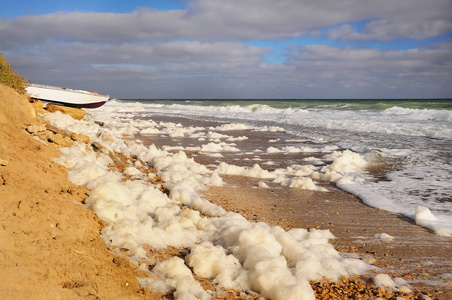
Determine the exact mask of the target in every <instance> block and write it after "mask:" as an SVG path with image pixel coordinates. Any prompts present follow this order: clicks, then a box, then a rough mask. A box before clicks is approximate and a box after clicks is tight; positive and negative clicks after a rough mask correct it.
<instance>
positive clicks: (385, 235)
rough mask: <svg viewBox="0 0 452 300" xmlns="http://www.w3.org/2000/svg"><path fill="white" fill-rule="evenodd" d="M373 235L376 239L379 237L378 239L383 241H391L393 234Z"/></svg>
mask: <svg viewBox="0 0 452 300" xmlns="http://www.w3.org/2000/svg"><path fill="white" fill-rule="evenodd" d="M374 237H376V238H377V239H380V240H382V241H384V242H390V241H392V240H393V239H394V237H393V236H390V235H389V234H387V233H377V234H375V235H374Z"/></svg>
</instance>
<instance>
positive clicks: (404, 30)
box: [0, 0, 452, 99]
mask: <svg viewBox="0 0 452 300" xmlns="http://www.w3.org/2000/svg"><path fill="white" fill-rule="evenodd" d="M451 16H452V1H450V0H431V1H424V0H398V1H393V0H341V1H337V0H321V1H310V0H280V1H274V0H228V1H224V0H187V1H184V0H172V1H163V0H158V1H144V0H142V1H137V0H131V1H84V0H83V1H49V0H41V1H31V0H29V1H16V2H14V3H12V1H10V2H6V3H3V4H2V11H0V49H1V51H2V52H3V53H4V54H5V56H6V58H7V60H8V61H9V62H11V63H12V65H13V67H14V68H15V69H16V70H17V71H19V72H20V73H21V74H22V75H23V76H24V77H25V78H26V79H29V80H30V81H31V82H36V83H44V84H53V85H60V86H66V87H73V88H80V89H88V90H97V91H99V92H101V93H105V94H109V95H111V96H113V97H117V98H157V99H171V98H178V99H193V98H273V99H275V98H281V99H284V98H446V97H447V98H449V97H452V87H451V84H450V82H452V17H451Z"/></svg>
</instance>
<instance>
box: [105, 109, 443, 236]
mask: <svg viewBox="0 0 452 300" xmlns="http://www.w3.org/2000/svg"><path fill="white" fill-rule="evenodd" d="M108 107H109V108H111V109H116V112H117V113H119V114H120V113H124V112H139V118H146V119H147V118H151V119H152V118H156V117H158V116H161V117H183V118H187V119H192V120H203V121H216V122H224V123H239V124H246V125H247V126H249V127H250V128H253V129H254V130H258V129H259V128H267V129H268V128H269V127H271V126H277V127H279V128H283V129H284V130H285V132H281V131H276V132H270V133H268V134H269V135H271V136H272V138H273V141H272V144H269V143H268V142H266V143H261V144H260V145H259V144H257V145H253V147H254V149H245V148H241V147H246V146H245V145H249V141H248V143H240V142H235V144H237V145H238V146H237V147H238V148H239V149H240V150H241V155H243V154H244V153H247V152H248V153H249V152H250V151H254V150H260V152H259V151H254V152H253V154H252V157H248V159H251V162H255V163H259V165H260V166H262V167H263V168H265V169H272V168H275V167H274V163H275V162H274V161H272V157H271V155H270V154H271V153H269V151H268V148H269V147H270V146H271V147H274V148H277V149H278V150H280V151H281V152H279V153H280V154H281V153H286V154H287V160H286V161H278V162H277V163H278V167H286V166H289V165H292V164H299V165H301V164H307V163H308V162H306V161H305V160H303V159H304V158H306V157H307V156H317V157H322V156H324V155H325V154H328V153H331V152H332V151H333V150H346V149H350V150H352V151H354V152H356V153H359V154H360V155H361V156H362V157H364V158H365V159H366V161H367V162H368V166H367V168H366V169H365V170H363V172H361V174H360V175H359V178H356V182H359V185H355V186H348V187H346V188H345V189H346V190H347V191H349V192H351V193H353V194H355V195H357V196H359V197H360V198H361V199H362V200H363V201H364V202H365V203H367V204H369V205H371V206H375V207H377V208H381V209H386V210H390V211H395V212H400V213H403V214H404V215H406V216H409V217H411V218H414V217H415V210H416V207H418V206H425V207H428V208H429V209H430V210H431V211H432V212H433V214H434V215H435V216H436V217H437V218H438V219H439V221H440V222H441V223H442V224H443V225H444V226H445V227H447V228H449V230H450V229H452V196H451V195H452V193H451V192H452V184H451V183H452V180H451V178H452V177H451V174H452V163H451V157H452V151H451V150H450V149H451V148H452V147H451V146H452V101H450V100H350V101H347V100H337V101H332V100H283V101H282V100H275V101H271V100H265V101H262V100H187V101H174V100H161V101H154V100H119V101H110V102H109V104H108ZM236 132H237V131H236ZM240 134H244V135H246V131H241V132H240ZM240 134H238V135H240ZM284 147H285V148H284ZM288 147H292V149H293V148H296V149H302V151H301V152H300V151H297V152H296V155H294V153H291V152H290V150H288V149H291V148H288ZM313 149H314V150H315V149H319V150H321V151H318V152H317V153H316V152H315V151H314V150H313ZM325 149H327V150H325ZM301 154H303V155H301ZM235 155H237V153H235ZM219 160H221V159H219ZM241 162H242V164H249V162H247V161H245V160H243V159H241ZM284 164H285V166H284Z"/></svg>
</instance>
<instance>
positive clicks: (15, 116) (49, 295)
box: [0, 86, 152, 299]
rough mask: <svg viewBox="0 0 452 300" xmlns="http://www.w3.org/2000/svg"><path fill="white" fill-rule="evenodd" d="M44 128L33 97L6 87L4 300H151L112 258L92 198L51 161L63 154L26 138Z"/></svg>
mask: <svg viewBox="0 0 452 300" xmlns="http://www.w3.org/2000/svg"><path fill="white" fill-rule="evenodd" d="M38 118H39V117H38ZM37 121H40V120H38V119H37V117H36V116H35V113H34V109H33V108H32V106H31V105H30V104H29V103H28V101H27V99H26V97H24V96H19V95H18V94H16V92H14V91H13V90H12V89H9V88H7V87H4V86H0V159H1V161H2V162H3V163H2V166H0V202H1V205H2V209H1V210H0V268H1V272H0V295H1V298H2V299H56V298H64V299H75V298H89V297H93V298H95V297H99V298H104V299H106V298H110V299H111V298H112V297H117V298H126V299H131V298H143V297H145V298H148V299H149V298H150V297H151V296H152V295H150V294H147V295H146V294H143V291H141V290H140V287H139V285H138V283H137V280H136V277H137V276H138V274H139V273H138V271H136V270H135V269H134V266H132V265H130V264H129V263H128V262H127V261H126V260H124V259H121V258H118V257H115V256H114V255H112V254H111V253H110V252H109V251H108V249H107V247H106V245H105V244H104V242H103V241H102V239H101V238H100V235H99V231H100V229H101V228H102V225H101V222H100V220H99V219H98V218H97V216H96V215H95V214H94V213H93V212H92V211H89V210H87V209H85V208H84V207H83V206H82V205H80V202H81V201H82V200H83V199H84V198H86V190H85V189H84V188H82V187H79V186H76V185H74V184H72V183H71V182H69V181H68V180H67V179H66V178H67V170H66V169H65V168H63V167H62V166H60V165H58V164H56V163H53V162H52V161H51V159H52V158H53V157H56V156H59V155H60V153H59V151H58V150H57V149H56V148H55V147H52V146H51V145H44V144H42V143H41V142H40V141H37V140H35V139H33V138H32V136H31V135H29V134H28V133H26V131H25V127H26V126H27V125H28V124H34V123H35V122H37Z"/></svg>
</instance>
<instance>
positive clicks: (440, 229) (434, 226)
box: [414, 206, 452, 236]
mask: <svg viewBox="0 0 452 300" xmlns="http://www.w3.org/2000/svg"><path fill="white" fill-rule="evenodd" d="M414 220H415V221H416V224H417V225H419V226H423V227H425V228H428V229H430V230H433V231H434V232H435V233H436V234H438V235H441V236H452V231H451V230H450V229H448V228H447V227H446V226H445V225H443V224H442V223H443V222H441V220H439V219H438V218H437V217H436V216H435V215H433V214H432V212H431V211H430V209H428V208H427V207H425V206H418V207H416V213H415V217H414Z"/></svg>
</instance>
